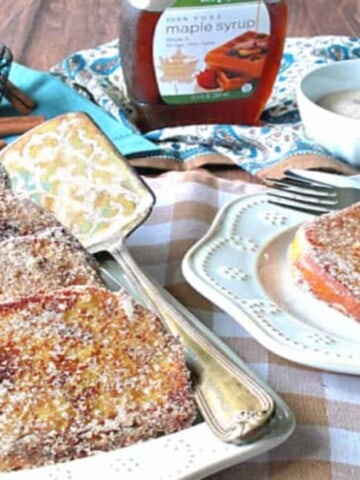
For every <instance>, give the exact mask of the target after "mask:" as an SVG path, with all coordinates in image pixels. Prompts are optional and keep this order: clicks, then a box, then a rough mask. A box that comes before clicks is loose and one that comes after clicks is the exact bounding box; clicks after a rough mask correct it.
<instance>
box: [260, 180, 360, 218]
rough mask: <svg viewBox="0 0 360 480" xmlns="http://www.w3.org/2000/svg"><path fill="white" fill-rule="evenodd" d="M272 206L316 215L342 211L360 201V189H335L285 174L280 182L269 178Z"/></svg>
mask: <svg viewBox="0 0 360 480" xmlns="http://www.w3.org/2000/svg"><path fill="white" fill-rule="evenodd" d="M265 181H266V184H267V185H268V186H269V187H270V188H269V189H268V191H267V192H266V193H267V197H268V201H269V203H271V204H273V205H279V206H281V207H286V208H290V209H292V210H298V211H301V212H305V213H311V214H313V215H321V214H323V213H328V212H331V211H333V210H340V209H342V208H345V207H347V206H349V205H352V204H353V203H356V202H359V201H360V188H355V187H345V186H335V185H330V184H328V183H325V182H322V181H318V180H310V179H308V178H305V177H303V176H301V175H300V174H297V173H294V172H292V171H285V172H284V177H283V178H282V179H281V180H279V179H276V178H267V179H266V180H265Z"/></svg>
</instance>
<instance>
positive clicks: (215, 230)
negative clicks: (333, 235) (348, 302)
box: [182, 193, 360, 374]
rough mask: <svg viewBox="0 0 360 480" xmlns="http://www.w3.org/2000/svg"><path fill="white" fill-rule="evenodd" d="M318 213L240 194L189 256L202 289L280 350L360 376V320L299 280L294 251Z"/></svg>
mask: <svg viewBox="0 0 360 480" xmlns="http://www.w3.org/2000/svg"><path fill="white" fill-rule="evenodd" d="M309 218H311V216H310V215H307V214H303V213H299V212H296V211H293V210H289V209H285V208H281V207H277V206H273V205H270V204H269V203H267V201H266V194H264V193H257V194H252V195H246V196H243V197H239V198H237V199H235V200H234V201H232V202H230V203H229V204H228V205H226V206H225V207H224V208H223V209H221V210H220V211H219V213H218V214H217V216H216V218H215V219H214V222H213V224H212V226H211V227H210V229H209V231H208V232H207V234H206V235H205V236H204V237H203V238H202V239H200V240H199V241H198V242H197V243H196V244H195V245H194V246H193V247H192V248H191V249H190V250H189V252H188V253H187V255H186V256H185V257H184V259H183V264H182V267H183V273H184V275H185V278H186V279H187V280H188V282H189V283H190V284H191V285H192V286H193V287H194V288H195V289H197V290H198V291H199V292H200V293H201V294H202V295H204V296H205V297H207V298H208V299H210V300H211V301H212V302H213V303H214V304H216V305H217V306H218V307H220V308H221V309H222V310H224V311H225V312H227V313H228V314H229V315H231V316H232V317H233V318H234V319H235V320H236V321H237V322H239V323H240V324H241V325H242V326H243V327H244V328H245V329H246V330H247V331H248V332H249V333H250V334H251V335H252V336H253V337H254V338H256V339H257V340H258V341H259V342H260V343H261V344H263V345H264V346H265V347H266V348H268V349H269V350H271V351H272V352H274V353H276V354H277V355H279V356H282V357H284V358H287V359H289V360H292V361H294V362H297V363H301V364H303V365H309V366H312V367H315V368H321V369H324V370H331V371H336V372H342V373H351V374H360V348H359V347H360V323H357V322H355V321H354V320H352V319H350V318H348V317H345V316H344V315H342V314H341V313H339V312H337V311H336V310H334V309H333V308H331V307H329V306H328V305H326V304H325V303H323V302H320V301H318V300H317V299H315V298H314V297H313V296H312V295H311V293H309V292H304V291H303V290H301V289H300V288H299V287H297V286H296V285H294V282H293V281H292V279H291V278H290V275H289V271H288V266H287V262H286V251H287V247H288V245H289V242H290V241H291V239H292V237H293V235H294V232H295V230H296V228H297V226H298V225H299V224H300V223H301V222H303V221H304V220H305V219H309Z"/></svg>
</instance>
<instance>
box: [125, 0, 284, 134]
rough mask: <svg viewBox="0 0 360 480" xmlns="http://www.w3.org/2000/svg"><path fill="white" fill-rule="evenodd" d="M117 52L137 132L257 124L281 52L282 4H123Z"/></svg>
mask: <svg viewBox="0 0 360 480" xmlns="http://www.w3.org/2000/svg"><path fill="white" fill-rule="evenodd" d="M121 5H122V6H121V25H120V53H121V58H122V65H123V71H124V77H125V83H126V86H127V90H128V95H129V97H130V100H131V103H132V105H133V107H134V110H135V123H136V124H137V125H138V127H139V128H140V129H141V130H142V131H149V130H153V129H156V128H162V127H169V126H176V125H195V124H212V123H214V124H221V123H222V124H242V125H257V124H258V122H259V117H260V115H261V113H262V111H263V109H264V106H265V104H266V102H267V100H268V98H269V96H270V94H271V91H272V87H273V84H274V81H275V78H276V75H277V72H278V70H279V66H280V62H281V57H282V53H283V47H284V41H285V32H286V21H287V7H286V4H285V2H284V1H283V0H246V1H244V0H175V1H174V0H170V1H169V0H122V3H121Z"/></svg>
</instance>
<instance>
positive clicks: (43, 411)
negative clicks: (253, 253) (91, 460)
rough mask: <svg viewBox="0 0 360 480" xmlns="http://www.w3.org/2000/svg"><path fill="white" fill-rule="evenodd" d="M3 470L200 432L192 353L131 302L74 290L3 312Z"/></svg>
mask: <svg viewBox="0 0 360 480" xmlns="http://www.w3.org/2000/svg"><path fill="white" fill-rule="evenodd" d="M0 379H1V386H0V437H1V442H0V470H2V471H9V470H13V469H19V468H30V467H35V466H39V465H43V464H49V463H54V462H59V461H65V460H71V459H74V458H79V457H84V456H87V455H91V454H93V453H95V452H97V451H99V450H100V451H101V450H102V451H107V450H111V449H115V448H118V447H122V446H127V445H130V444H132V443H134V442H138V441H143V440H146V439H148V438H151V437H156V436H158V435H160V434H164V433H170V432H174V431H177V430H180V429H183V428H185V427H188V426H190V425H191V423H192V422H193V420H194V417H195V405H194V401H193V397H192V393H191V389H190V384H189V372H188V370H187V368H186V366H185V360H184V353H183V347H182V346H181V344H180V342H179V341H178V340H177V339H176V338H175V337H173V336H172V335H171V334H169V333H167V332H166V331H165V330H164V327H163V326H162V324H161V322H160V320H158V319H157V318H155V317H154V316H153V315H152V314H151V313H150V312H149V311H147V310H146V309H144V308H142V307H141V306H139V305H137V304H136V303H134V301H133V300H132V299H131V298H130V297H129V296H128V295H126V294H117V293H113V292H109V291H107V290H104V289H99V288H96V287H72V288H70V289H65V290H62V291H58V292H57V293H56V294H53V295H44V296H34V297H32V298H27V299H23V300H21V301H18V302H15V303H9V304H3V305H0Z"/></svg>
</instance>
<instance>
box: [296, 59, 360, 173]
mask: <svg viewBox="0 0 360 480" xmlns="http://www.w3.org/2000/svg"><path fill="white" fill-rule="evenodd" d="M349 89H359V90H360V58H359V59H354V60H341V61H338V62H335V63H332V64H329V65H323V66H321V67H318V68H316V69H314V70H312V71H311V72H310V73H308V74H307V75H305V76H304V78H303V79H302V80H301V82H300V84H299V86H298V88H297V92H296V93H297V101H298V107H299V111H300V116H301V119H302V122H303V124H304V128H305V133H306V135H307V136H308V137H310V138H311V139H313V140H315V141H316V142H317V143H318V144H320V145H321V146H323V147H324V148H325V149H326V150H327V151H328V152H329V153H330V154H332V155H334V156H336V157H338V158H340V159H341V160H344V161H346V162H348V163H349V164H351V165H354V166H360V119H354V118H349V117H346V116H343V115H340V114H338V113H334V112H332V111H330V110H326V109H325V108H323V107H321V106H319V105H318V104H317V102H318V101H319V100H320V99H321V98H323V97H324V96H325V95H328V94H330V93H334V92H338V91H341V90H349Z"/></svg>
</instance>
